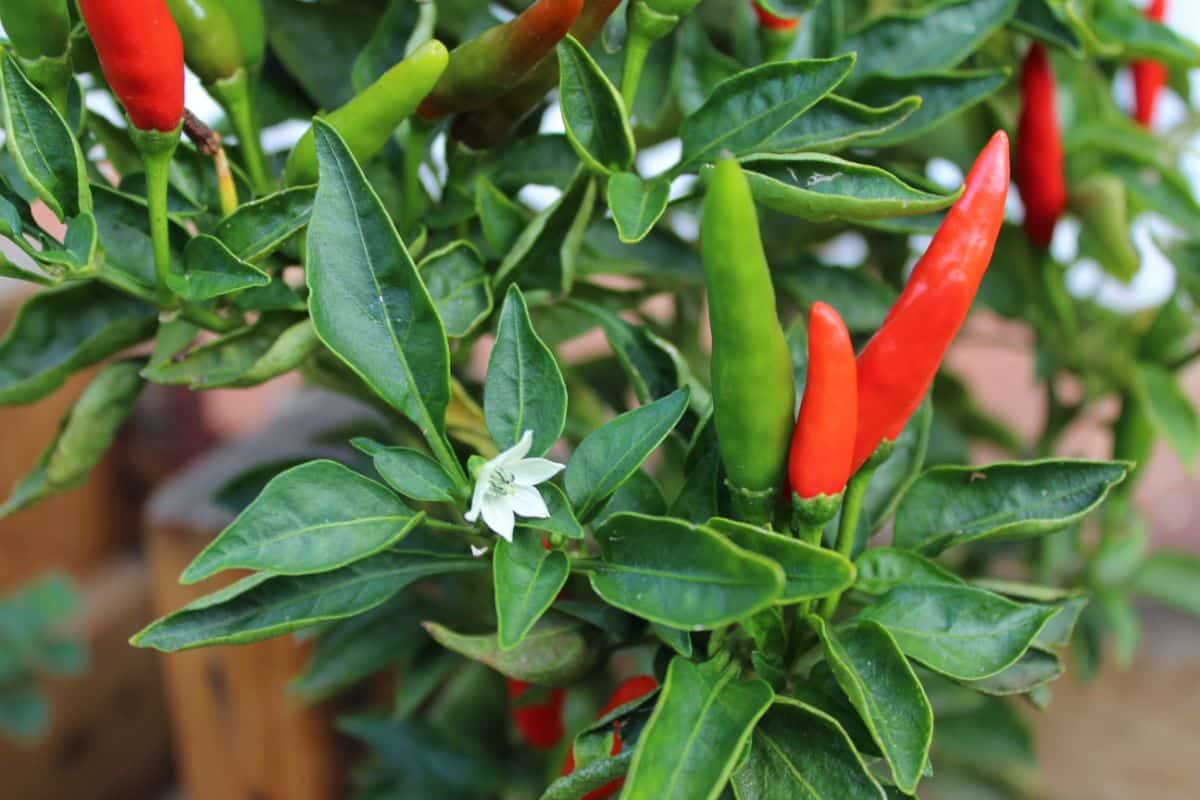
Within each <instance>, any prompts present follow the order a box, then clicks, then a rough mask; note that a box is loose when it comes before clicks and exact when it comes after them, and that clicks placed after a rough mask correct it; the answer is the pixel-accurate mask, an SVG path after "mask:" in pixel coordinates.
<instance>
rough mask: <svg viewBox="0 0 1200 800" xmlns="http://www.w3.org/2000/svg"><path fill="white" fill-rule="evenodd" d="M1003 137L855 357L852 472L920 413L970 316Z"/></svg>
mask: <svg viewBox="0 0 1200 800" xmlns="http://www.w3.org/2000/svg"><path fill="white" fill-rule="evenodd" d="M1008 182H1009V163H1008V137H1007V136H1006V135H1005V134H1004V132H1003V131H999V132H997V133H996V135H995V136H993V137H992V140H991V141H990V142H989V143H988V145H987V147H985V148H984V149H983V152H981V153H980V154H979V158H978V159H976V161H975V166H973V167H972V168H971V172H970V173H969V174H968V175H967V179H966V182H965V186H964V190H963V194H962V197H960V198H959V199H958V202H957V203H955V204H954V207H953V208H951V209H950V211H949V213H947V215H946V219H945V220H944V221H943V222H942V225H941V227H940V228H939V229H938V232H937V234H936V235H935V236H934V237H933V241H932V242H931V243H930V245H929V249H928V250H926V251H925V255H924V256H922V257H921V260H920V261H918V262H917V266H916V267H915V268H914V269H913V273H912V276H911V277H910V278H909V279H908V283H907V284H906V285H905V287H904V291H903V292H902V293H901V294H900V297H899V299H897V300H896V303H895V304H894V305H893V306H892V309H891V310H890V311H889V312H888V315H887V318H886V319H885V320H884V322H883V326H882V327H881V328H880V329H879V332H878V333H876V334H875V336H874V337H873V338H872V339H871V341H870V342H868V343H867V346H866V348H865V349H864V350H863V351H862V353H861V354H860V355H859V356H858V434H857V436H856V438H855V443H854V460H853V463H852V468H853V469H854V470H857V469H858V468H859V467H861V466H862V465H863V463H864V462H866V460H867V459H868V458H870V456H871V454H872V453H874V452H875V450H876V448H878V447H879V445H880V443H881V442H883V441H884V440H890V441H894V440H895V439H896V437H897V436H899V435H900V432H901V431H902V430H904V426H905V424H907V422H908V419H909V417H911V416H912V414H913V412H914V411H916V410H917V406H919V405H920V404H921V400H922V398H924V396H925V393H926V392H927V391H928V390H929V384H930V383H932V382H933V377H934V375H935V374H936V373H937V370H938V365H939V364H941V361H942V357H943V356H944V355H945V354H946V350H947V348H949V346H950V342H951V341H952V340H953V339H954V335H955V334H956V333H957V332H958V329H959V328H960V327H961V326H962V323H963V320H965V319H966V317H967V311H968V310H969V309H970V307H971V302H972V301H973V300H974V299H975V293H976V291H978V289H979V282H980V281H981V280H983V274H984V272H985V271H986V270H987V267H988V263H989V262H990V261H991V258H992V251H993V249H995V246H996V237H997V236H999V235H1000V225H1001V223H1003V221H1004V201H1005V199H1006V198H1007V196H1008Z"/></svg>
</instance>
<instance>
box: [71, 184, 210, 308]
mask: <svg viewBox="0 0 1200 800" xmlns="http://www.w3.org/2000/svg"><path fill="white" fill-rule="evenodd" d="M93 189H94V191H95V214H96V228H97V235H98V236H99V237H100V247H101V248H102V249H103V251H104V259H103V269H104V270H106V271H112V272H118V273H121V274H122V275H123V276H124V277H127V278H130V279H132V280H133V281H135V282H136V283H138V284H140V285H142V286H143V287H145V288H147V289H152V288H154V286H155V285H156V282H157V278H156V277H155V272H154V243H153V241H152V240H151V238H150V232H149V226H148V225H147V224H146V218H147V217H146V215H147V214H148V213H149V212H148V211H147V208H146V201H145V200H144V199H143V198H140V197H133V196H132V195H128V194H124V193H122V192H118V191H115V190H113V189H109V188H107V187H106V186H104V185H102V184H96V185H95V187H93ZM167 231H168V236H169V244H170V252H171V271H173V272H182V271H183V267H182V263H183V251H184V248H186V247H187V243H188V241H189V240H190V238H191V237H190V235H189V234H188V231H187V229H186V228H184V227H183V226H182V225H178V224H176V223H175V222H174V221H171V222H170V223H169V224H168V226H167Z"/></svg>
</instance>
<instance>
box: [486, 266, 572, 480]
mask: <svg viewBox="0 0 1200 800" xmlns="http://www.w3.org/2000/svg"><path fill="white" fill-rule="evenodd" d="M483 413H484V417H485V419H486V420H487V426H488V431H489V432H490V433H491V434H492V439H494V440H495V442H496V445H497V446H498V447H499V448H500V449H502V450H503V449H507V448H509V447H512V446H513V445H515V444H516V443H517V442H518V441H520V439H521V437H522V436H524V435H525V432H526V431H533V446H532V447H531V449H530V451H529V453H530V456H531V457H536V456H541V455H543V454H544V453H545V452H546V451H547V450H549V449H550V448H551V447H553V446H554V443H555V442H556V441H558V437H559V436H561V435H562V431H563V426H564V425H565V424H566V419H567V386H566V383H565V382H564V381H563V376H562V372H561V371H560V370H559V368H558V362H557V361H556V360H555V358H554V351H552V350H551V349H550V348H549V347H547V346H546V343H545V342H544V341H542V339H541V337H539V336H538V335H537V331H535V330H534V329H533V323H532V322H530V320H529V309H528V308H527V307H526V305H525V297H524V296H523V295H522V294H521V291H520V289H518V288H517V287H516V286H512V287H510V288H509V290H508V294H507V295H506V296H505V298H504V307H503V308H502V309H501V310H500V320H499V322H498V323H497V324H496V346H495V347H494V348H492V355H491V359H490V360H489V361H488V377H487V384H486V385H485V387H484V393H483Z"/></svg>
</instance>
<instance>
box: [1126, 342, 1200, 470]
mask: <svg viewBox="0 0 1200 800" xmlns="http://www.w3.org/2000/svg"><path fill="white" fill-rule="evenodd" d="M1137 378H1138V383H1137V387H1136V390H1137V391H1138V393H1139V394H1140V395H1141V399H1142V403H1143V405H1144V407H1145V408H1146V411H1147V413H1148V414H1149V416H1150V421H1151V422H1152V423H1154V427H1155V428H1157V429H1158V432H1159V433H1160V434H1162V437H1163V438H1164V439H1166V440H1167V442H1168V443H1169V444H1170V445H1171V447H1172V449H1174V450H1175V452H1176V453H1177V454H1178V455H1179V458H1180V460H1181V461H1183V464H1184V467H1185V468H1187V469H1188V471H1189V472H1190V471H1193V470H1195V464H1196V458H1197V457H1200V418H1198V417H1197V415H1196V407H1195V406H1194V405H1192V401H1191V400H1190V399H1189V398H1188V396H1187V395H1186V394H1185V393H1184V391H1183V389H1182V388H1181V387H1180V386H1179V382H1178V381H1176V380H1175V378H1174V377H1173V376H1172V375H1171V373H1170V372H1168V371H1167V370H1166V369H1165V368H1164V367H1160V366H1159V365H1157V364H1145V363H1141V364H1138V365H1137Z"/></svg>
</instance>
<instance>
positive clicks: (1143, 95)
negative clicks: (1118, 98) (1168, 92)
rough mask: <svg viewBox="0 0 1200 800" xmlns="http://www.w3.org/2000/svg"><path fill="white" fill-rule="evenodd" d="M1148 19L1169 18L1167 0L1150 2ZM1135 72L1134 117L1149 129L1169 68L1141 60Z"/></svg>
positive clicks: (1147, 7) (1156, 20)
mask: <svg viewBox="0 0 1200 800" xmlns="http://www.w3.org/2000/svg"><path fill="white" fill-rule="evenodd" d="M1143 13H1145V15H1146V17H1147V18H1148V19H1152V20H1154V21H1155V22H1162V21H1163V19H1164V18H1165V17H1166V16H1167V0H1150V4H1149V5H1147V6H1146V8H1145V11H1144V12H1143ZM1131 70H1132V72H1133V94H1134V109H1133V117H1134V119H1136V120H1137V121H1138V122H1140V123H1141V124H1142V125H1144V126H1145V127H1147V128H1149V127H1150V123H1151V122H1153V121H1154V108H1155V106H1157V105H1158V94H1159V92H1161V91H1162V88H1163V86H1165V85H1166V84H1167V68H1166V66H1165V65H1163V64H1161V63H1159V62H1158V61H1149V60H1145V59H1141V60H1138V61H1134V62H1133V64H1132V66H1131Z"/></svg>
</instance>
